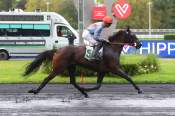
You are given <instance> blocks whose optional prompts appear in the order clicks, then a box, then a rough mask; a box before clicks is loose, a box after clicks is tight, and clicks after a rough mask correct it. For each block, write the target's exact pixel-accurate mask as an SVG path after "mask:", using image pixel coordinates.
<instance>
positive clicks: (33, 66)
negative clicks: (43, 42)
mask: <svg viewBox="0 0 175 116" xmlns="http://www.w3.org/2000/svg"><path fill="white" fill-rule="evenodd" d="M55 52H56V50H55V49H53V50H47V51H44V52H42V53H40V54H39V55H38V56H36V58H35V59H34V60H33V62H31V63H30V64H29V65H28V66H27V67H26V70H25V72H24V74H23V76H27V75H29V74H31V73H32V72H36V71H38V69H39V68H40V66H41V64H42V63H43V62H44V61H47V60H48V61H51V60H52V58H53V55H54V53H55Z"/></svg>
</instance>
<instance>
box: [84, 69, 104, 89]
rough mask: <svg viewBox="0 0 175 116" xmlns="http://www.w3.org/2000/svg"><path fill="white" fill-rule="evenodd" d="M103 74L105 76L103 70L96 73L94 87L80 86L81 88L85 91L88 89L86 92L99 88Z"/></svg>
mask: <svg viewBox="0 0 175 116" xmlns="http://www.w3.org/2000/svg"><path fill="white" fill-rule="evenodd" d="M104 76H105V73H104V72H99V73H98V75H97V85H96V86H95V87H92V88H82V89H83V90H85V91H88V92H89V91H93V90H97V89H100V87H101V84H102V82H103V78H104Z"/></svg>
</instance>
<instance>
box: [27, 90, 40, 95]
mask: <svg viewBox="0 0 175 116" xmlns="http://www.w3.org/2000/svg"><path fill="white" fill-rule="evenodd" d="M28 93H33V94H37V93H38V92H37V91H36V90H33V89H31V90H29V91H28Z"/></svg>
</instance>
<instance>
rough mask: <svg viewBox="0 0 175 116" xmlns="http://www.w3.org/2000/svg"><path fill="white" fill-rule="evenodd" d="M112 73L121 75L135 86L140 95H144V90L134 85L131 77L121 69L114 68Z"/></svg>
mask: <svg viewBox="0 0 175 116" xmlns="http://www.w3.org/2000/svg"><path fill="white" fill-rule="evenodd" d="M112 73H114V74H116V75H119V76H120V77H122V78H124V79H126V80H127V81H129V82H130V83H131V84H132V85H133V86H134V88H135V89H136V90H137V91H138V93H139V94H140V93H142V90H141V89H140V88H139V87H138V86H137V85H136V84H135V83H134V81H133V80H132V79H131V77H130V76H129V75H128V74H126V73H125V72H124V71H123V70H122V69H121V68H119V67H115V68H113V71H112Z"/></svg>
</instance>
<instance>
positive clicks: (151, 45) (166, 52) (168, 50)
mask: <svg viewBox="0 0 175 116" xmlns="http://www.w3.org/2000/svg"><path fill="white" fill-rule="evenodd" d="M141 43H142V47H141V48H140V49H139V50H136V49H135V48H134V47H131V46H124V47H123V53H124V54H130V53H138V54H155V55H157V56H159V57H163V58H175V40H141Z"/></svg>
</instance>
